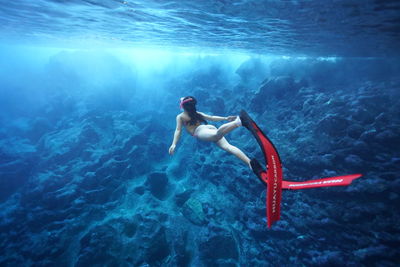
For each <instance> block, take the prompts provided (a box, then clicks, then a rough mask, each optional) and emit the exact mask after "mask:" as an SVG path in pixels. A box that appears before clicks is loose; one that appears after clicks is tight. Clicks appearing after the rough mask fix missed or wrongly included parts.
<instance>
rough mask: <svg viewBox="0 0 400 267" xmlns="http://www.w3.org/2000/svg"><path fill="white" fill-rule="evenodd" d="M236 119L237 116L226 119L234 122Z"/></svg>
mask: <svg viewBox="0 0 400 267" xmlns="http://www.w3.org/2000/svg"><path fill="white" fill-rule="evenodd" d="M235 119H236V116H228V118H227V119H226V120H227V121H234V120H235Z"/></svg>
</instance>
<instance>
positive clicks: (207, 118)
mask: <svg viewBox="0 0 400 267" xmlns="http://www.w3.org/2000/svg"><path fill="white" fill-rule="evenodd" d="M197 113H199V114H201V115H202V116H203V117H204V119H206V120H208V121H233V120H235V119H236V116H228V117H220V116H210V115H207V114H205V113H203V112H197Z"/></svg>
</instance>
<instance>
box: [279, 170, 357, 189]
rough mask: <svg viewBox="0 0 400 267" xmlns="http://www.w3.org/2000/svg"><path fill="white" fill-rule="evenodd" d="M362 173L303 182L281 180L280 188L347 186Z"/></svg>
mask: <svg viewBox="0 0 400 267" xmlns="http://www.w3.org/2000/svg"><path fill="white" fill-rule="evenodd" d="M361 176H362V174H350V175H343V176H336V177H329V178H322V179H315V180H308V181H303V182H291V181H283V183H282V188H284V189H293V190H296V189H306V188H317V187H330V186H347V185H350V184H351V183H352V182H353V180H355V179H357V178H360V177H361Z"/></svg>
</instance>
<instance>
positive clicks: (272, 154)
mask: <svg viewBox="0 0 400 267" xmlns="http://www.w3.org/2000/svg"><path fill="white" fill-rule="evenodd" d="M240 119H241V121H242V125H243V126H244V127H246V128H247V129H248V130H249V131H250V132H251V133H252V134H253V136H254V137H255V139H256V140H257V143H258V144H259V145H260V147H261V150H262V152H263V155H264V159H265V164H266V169H267V170H265V169H264V168H263V167H262V166H261V164H260V163H259V162H258V161H257V160H256V159H252V160H251V162H250V163H251V168H252V169H253V172H254V173H255V174H256V175H257V177H258V178H259V179H260V180H261V181H262V182H263V183H264V184H265V185H266V186H267V221H268V227H271V226H272V224H273V223H274V222H276V221H278V220H279V218H280V204H281V197H282V189H292V190H296V189H305V188H316V187H330V186H347V185H349V184H351V183H352V181H353V180H354V179H357V178H360V177H361V176H362V174H351V175H344V176H336V177H330V178H322V179H315V180H309V181H303V182H291V181H283V173H282V164H281V160H280V157H279V154H278V152H277V150H276V148H275V146H274V144H273V143H272V142H271V141H270V140H269V139H268V137H267V136H266V135H265V134H264V133H263V132H262V130H261V129H260V128H259V127H258V125H257V124H256V123H255V122H254V121H253V120H252V119H251V118H250V116H249V115H248V114H247V113H246V112H245V111H244V110H242V111H241V112H240Z"/></svg>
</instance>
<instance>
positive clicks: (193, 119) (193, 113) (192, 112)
mask: <svg viewBox="0 0 400 267" xmlns="http://www.w3.org/2000/svg"><path fill="white" fill-rule="evenodd" d="M190 98H191V99H192V100H189V101H187V102H185V103H183V105H182V107H183V109H184V110H185V111H186V112H187V113H188V114H189V117H190V121H189V122H188V123H189V124H190V125H196V124H197V123H198V122H200V123H201V122H204V123H205V124H207V121H206V120H205V119H204V117H203V115H201V114H199V113H197V110H196V104H197V100H196V98H194V97H193V96H186V97H184V98H183V100H182V101H185V100H187V99H190Z"/></svg>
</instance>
